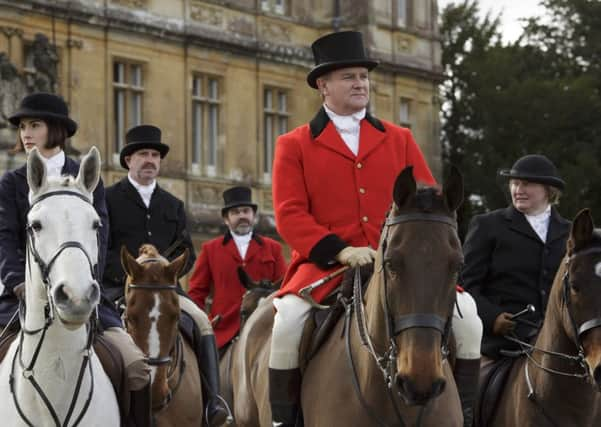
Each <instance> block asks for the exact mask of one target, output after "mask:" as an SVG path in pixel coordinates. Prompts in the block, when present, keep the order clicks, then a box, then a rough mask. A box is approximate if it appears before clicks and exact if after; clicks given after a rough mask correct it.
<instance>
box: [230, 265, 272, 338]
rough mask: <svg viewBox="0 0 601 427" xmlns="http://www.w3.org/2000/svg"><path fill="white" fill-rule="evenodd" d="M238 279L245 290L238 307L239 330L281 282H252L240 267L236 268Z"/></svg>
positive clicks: (263, 280) (262, 280)
mask: <svg viewBox="0 0 601 427" xmlns="http://www.w3.org/2000/svg"><path fill="white" fill-rule="evenodd" d="M238 278H239V279H240V283H242V286H244V288H246V292H245V293H244V296H243V297H242V304H241V306H240V329H242V327H243V326H244V323H246V319H248V317H249V316H250V315H251V314H252V313H253V312H254V311H255V310H256V309H257V307H258V306H259V304H260V303H261V301H263V300H264V299H265V298H267V297H268V296H269V295H271V294H272V293H274V292H275V291H277V290H278V289H279V288H280V284H281V283H282V281H281V280H278V281H277V282H272V281H270V280H267V279H261V280H258V281H254V280H252V279H251V278H250V276H249V275H248V273H247V272H246V271H245V270H244V268H242V267H238Z"/></svg>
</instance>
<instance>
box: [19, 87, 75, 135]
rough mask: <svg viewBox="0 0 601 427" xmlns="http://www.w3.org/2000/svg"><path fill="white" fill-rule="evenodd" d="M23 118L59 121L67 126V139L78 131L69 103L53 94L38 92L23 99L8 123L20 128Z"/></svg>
mask: <svg viewBox="0 0 601 427" xmlns="http://www.w3.org/2000/svg"><path fill="white" fill-rule="evenodd" d="M22 118H32V119H52V120H57V121H59V122H61V123H63V124H64V125H65V128H66V129H67V137H71V136H73V135H74V134H75V132H76V131H77V123H75V121H73V120H71V119H70V118H69V108H68V107H67V103H66V102H65V100H64V99H63V98H61V97H60V96H58V95H54V94H52V93H46V92H37V93H32V94H31V95H27V96H26V97H25V98H23V99H22V100H21V105H19V109H18V110H17V111H16V112H15V113H13V114H12V115H11V116H10V117H9V118H8V121H9V122H11V123H12V124H13V125H15V126H19V123H20V122H21V119H22Z"/></svg>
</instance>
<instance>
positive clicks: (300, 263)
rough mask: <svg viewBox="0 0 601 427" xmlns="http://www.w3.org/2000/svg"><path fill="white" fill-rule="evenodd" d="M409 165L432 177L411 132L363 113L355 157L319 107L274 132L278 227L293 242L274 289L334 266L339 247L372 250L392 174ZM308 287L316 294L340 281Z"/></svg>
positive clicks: (295, 286) (423, 178)
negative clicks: (282, 130) (293, 126)
mask: <svg viewBox="0 0 601 427" xmlns="http://www.w3.org/2000/svg"><path fill="white" fill-rule="evenodd" d="M409 165H413V167H414V169H413V174H414V176H415V178H416V180H417V181H419V182H422V183H425V184H429V185H433V184H435V180H434V178H433V177H432V173H431V172H430V169H429V168H428V166H427V164H426V161H425V160H424V157H423V155H422V153H421V151H420V149H419V147H418V146H417V144H416V143H415V141H414V140H413V136H412V135H411V131H410V130H409V129H406V128H401V127H399V126H396V125H394V124H392V123H389V122H385V121H380V120H378V119H376V118H374V117H372V116H370V115H369V114H367V115H366V117H365V119H364V120H362V121H361V129H360V134H359V153H358V155H357V156H355V155H354V154H353V153H352V152H351V151H350V149H349V148H348V147H347V146H346V144H345V142H344V140H343V139H342V138H341V137H340V135H339V134H338V131H337V130H336V128H335V127H334V124H333V123H332V122H331V121H330V119H329V117H328V116H327V114H326V112H325V110H324V109H323V108H321V110H320V111H319V113H318V114H317V116H315V118H314V119H313V120H312V121H311V123H309V124H306V125H303V126H300V127H298V128H296V129H294V130H293V131H291V132H289V133H287V134H285V135H282V136H280V137H279V138H278V140H277V144H276V149H275V156H274V164H273V205H274V210H275V217H276V224H277V229H278V232H279V233H280V235H281V236H282V238H283V239H284V240H285V241H286V243H288V244H289V245H290V247H291V248H292V249H293V252H292V259H291V263H290V266H289V267H288V270H287V272H286V275H285V277H284V282H283V284H282V288H281V289H280V290H279V291H278V295H279V296H281V295H284V294H287V293H298V291H299V290H300V289H302V288H303V287H305V286H307V285H309V284H311V283H312V282H314V281H315V280H318V279H320V278H322V277H324V276H326V275H327V274H328V273H330V272H332V271H333V270H335V269H337V268H340V265H339V264H337V263H336V262H335V260H334V257H335V255H336V254H337V253H338V252H340V251H341V250H342V249H343V248H344V247H346V246H349V245H350V246H368V245H369V246H371V247H372V248H374V249H376V248H377V247H378V242H379V238H380V230H381V226H382V223H383V222H384V217H385V214H386V212H387V210H388V209H389V208H390V205H391V203H392V189H393V186H394V181H395V179H396V177H397V176H398V174H399V173H400V171H401V170H403V169H404V168H405V167H406V166H409ZM340 280H341V277H339V278H338V280H336V279H334V280H331V281H330V282H328V283H327V284H325V285H323V286H321V287H320V288H317V289H316V290H314V291H313V294H312V296H313V298H314V299H315V300H316V301H318V302H319V301H321V300H323V298H325V297H326V296H327V295H328V294H329V293H330V292H331V291H333V290H334V289H335V288H336V287H337V286H338V284H339V283H340Z"/></svg>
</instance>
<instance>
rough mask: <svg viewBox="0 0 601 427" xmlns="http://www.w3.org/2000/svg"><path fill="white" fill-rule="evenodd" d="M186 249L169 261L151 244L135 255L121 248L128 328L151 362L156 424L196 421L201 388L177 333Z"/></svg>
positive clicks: (200, 407) (200, 416) (193, 361)
mask: <svg viewBox="0 0 601 427" xmlns="http://www.w3.org/2000/svg"><path fill="white" fill-rule="evenodd" d="M187 258H188V251H187V250H186V251H185V252H184V253H183V254H182V255H180V256H179V257H177V258H176V259H174V260H173V261H171V262H169V261H168V260H167V259H165V258H164V257H162V256H161V255H160V254H159V252H158V250H157V249H156V248H155V247H154V246H153V245H150V244H145V245H142V246H141V247H140V251H139V257H138V258H137V259H136V258H134V257H133V256H132V255H131V254H130V253H129V252H128V250H127V249H126V248H125V247H122V248H121V264H122V265H123V269H124V271H125V273H126V274H127V279H126V283H125V313H124V320H125V327H126V329H127V332H128V333H129V334H130V335H131V337H132V338H133V340H134V342H135V343H136V345H137V346H138V347H139V348H140V349H141V350H142V351H143V352H144V354H145V355H146V356H147V362H148V364H149V365H150V367H151V374H150V375H151V396H152V412H153V417H154V419H155V421H156V425H157V426H158V427H169V426H174V427H175V426H179V427H182V426H184V427H185V426H198V425H201V422H202V419H203V401H202V388H201V383H200V374H199V372H198V364H197V362H196V355H195V353H194V350H193V349H192V347H191V346H190V344H188V342H187V341H186V340H185V339H184V338H183V337H182V335H181V333H180V332H179V319H180V307H179V297H178V294H177V292H176V289H177V279H178V277H179V273H180V272H181V270H182V269H183V268H184V267H185V265H186V260H187Z"/></svg>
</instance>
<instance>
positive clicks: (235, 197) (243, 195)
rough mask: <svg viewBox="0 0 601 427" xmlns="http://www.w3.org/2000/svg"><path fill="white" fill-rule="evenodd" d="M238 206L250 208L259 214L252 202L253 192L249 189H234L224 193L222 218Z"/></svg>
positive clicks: (241, 187)
mask: <svg viewBox="0 0 601 427" xmlns="http://www.w3.org/2000/svg"><path fill="white" fill-rule="evenodd" d="M238 206H250V207H251V208H253V210H254V211H255V212H257V205H256V204H255V203H253V202H252V201H251V190H250V188H249V187H243V186H240V187H232V188H228V189H227V190H225V191H224V192H223V208H222V209H221V216H225V214H226V213H227V211H228V209H231V208H236V207H238Z"/></svg>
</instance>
